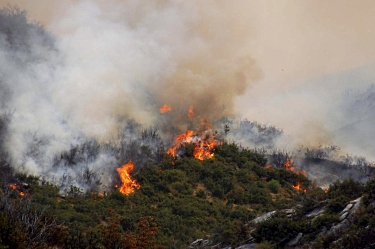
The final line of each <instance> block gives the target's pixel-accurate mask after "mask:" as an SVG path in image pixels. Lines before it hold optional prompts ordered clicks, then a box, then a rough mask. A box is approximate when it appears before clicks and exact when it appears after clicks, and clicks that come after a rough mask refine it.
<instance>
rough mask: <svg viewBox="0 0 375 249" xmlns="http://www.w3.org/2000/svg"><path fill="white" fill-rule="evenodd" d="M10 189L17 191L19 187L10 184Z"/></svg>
mask: <svg viewBox="0 0 375 249" xmlns="http://www.w3.org/2000/svg"><path fill="white" fill-rule="evenodd" d="M9 187H10V188H11V189H16V188H17V185H16V184H9Z"/></svg>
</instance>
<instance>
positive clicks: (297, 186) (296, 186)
mask: <svg viewBox="0 0 375 249" xmlns="http://www.w3.org/2000/svg"><path fill="white" fill-rule="evenodd" d="M293 188H295V189H297V190H298V191H303V192H305V193H306V189H302V187H301V183H300V182H299V181H298V182H297V183H296V184H294V185H293Z"/></svg>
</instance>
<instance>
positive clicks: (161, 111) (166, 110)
mask: <svg viewBox="0 0 375 249" xmlns="http://www.w3.org/2000/svg"><path fill="white" fill-rule="evenodd" d="M171 110H172V108H171V107H170V106H168V105H163V106H162V107H160V109H159V111H160V113H166V112H169V111H171Z"/></svg>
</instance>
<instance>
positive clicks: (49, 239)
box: [0, 144, 310, 248]
mask: <svg viewBox="0 0 375 249" xmlns="http://www.w3.org/2000/svg"><path fill="white" fill-rule="evenodd" d="M215 153H216V156H215V159H214V160H205V161H200V160H197V159H194V158H192V157H191V155H189V145H188V147H187V148H186V152H185V154H184V155H183V156H181V157H179V158H173V157H170V156H169V155H167V154H166V155H165V158H164V159H163V160H162V162H161V163H156V162H150V163H148V164H147V165H146V166H145V167H144V168H143V169H142V170H140V171H139V173H138V174H136V175H134V176H133V177H134V179H135V180H136V181H137V182H138V183H139V184H140V188H139V189H135V191H134V192H133V193H131V194H129V195H128V196H126V195H123V194H121V193H120V192H119V191H118V190H117V189H116V188H113V189H112V191H110V192H107V193H97V192H87V193H83V192H81V191H80V190H79V189H78V188H76V187H74V186H72V187H71V191H69V192H68V193H67V194H66V196H62V195H61V194H60V193H59V189H58V188H57V187H55V186H53V185H51V184H48V183H46V182H42V181H41V179H39V178H38V177H34V176H26V175H20V174H17V175H15V176H14V178H13V179H12V178H10V177H9V175H8V178H7V179H4V176H3V175H2V176H1V177H0V178H1V182H3V185H2V194H1V215H2V216H1V217H2V219H1V222H2V223H1V225H0V226H1V227H2V228H7V229H2V230H1V231H2V232H1V240H2V244H3V245H7V246H9V248H26V247H27V248H39V247H45V246H47V245H48V246H53V245H55V246H57V247H59V248H101V247H100V246H105V247H106V248H134V247H132V246H129V245H128V244H127V243H128V242H129V240H128V239H127V238H128V237H127V236H129V234H131V235H135V236H140V235H141V234H142V232H147V231H148V230H147V231H144V230H142V229H145V228H142V227H140V226H139V223H138V222H140V221H142V220H144V219H146V220H147V219H149V218H150V219H152V221H153V222H152V223H147V224H148V225H149V226H148V227H147V229H151V228H155V229H157V230H158V233H157V234H153V233H152V234H151V235H149V236H151V237H152V239H155V245H156V244H158V245H162V246H163V247H164V248H186V247H187V246H188V245H189V244H190V243H191V242H193V241H195V240H196V239H199V238H205V239H208V240H209V241H210V245H213V244H220V245H222V246H224V245H231V246H236V245H240V244H241V243H244V242H245V241H246V240H247V239H248V238H249V237H250V228H249V227H248V226H247V225H246V223H247V222H249V221H250V220H252V219H254V218H255V217H256V216H257V215H260V214H262V213H265V212H268V211H271V210H274V209H285V208H291V207H292V206H295V205H296V204H297V203H298V201H297V200H298V199H299V198H298V196H299V195H300V191H298V190H295V189H294V188H293V185H295V184H297V183H300V184H301V186H303V187H304V188H309V184H310V182H309V180H307V178H305V177H304V176H303V175H297V174H295V173H293V172H291V171H287V170H284V169H276V168H265V167H264V166H265V164H266V160H265V159H264V157H262V156H261V155H259V154H257V153H255V152H254V151H251V150H244V149H239V148H238V147H237V146H236V145H234V144H223V145H221V146H218V147H217V149H216V151H215ZM2 170H4V169H2ZM6 182H7V183H12V184H17V186H19V187H17V188H16V189H12V188H11V187H10V186H9V185H7V184H5V183H6ZM19 191H23V192H24V193H25V195H24V196H20V195H19ZM9 203H11V204H10V205H9ZM25 203H28V204H27V205H25ZM31 210H33V211H34V210H35V211H36V212H37V214H40V215H39V217H38V219H40V221H44V220H45V221H46V222H45V223H41V222H39V223H38V224H29V223H30V222H31V221H30V220H29V219H30V218H27V219H26V220H25V219H20V218H19V217H18V216H19V215H21V214H22V215H26V216H28V215H31V213H30V212H31ZM147 221H148V222H149V220H147ZM13 224H16V225H13ZM150 227H151V228H150ZM57 228H58V229H57ZM30 229H31V230H33V229H36V230H37V231H43V236H42V237H38V236H37V235H35V234H34V235H33V234H32V231H31V230H30ZM109 229H114V231H115V234H116V236H115V235H114V234H113V233H110V234H107V233H106V231H107V230H109ZM33 232H34V233H35V231H33ZM33 236H35V238H32V237H33ZM113 236H114V237H113ZM20 238H25V239H20ZM136 238H137V237H136ZM93 239H95V243H94V244H93V241H92V240H93ZM114 244H116V247H112V246H109V245H114ZM139 248H146V247H142V246H139Z"/></svg>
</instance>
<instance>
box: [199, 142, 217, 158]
mask: <svg viewBox="0 0 375 249" xmlns="http://www.w3.org/2000/svg"><path fill="white" fill-rule="evenodd" d="M216 145H217V141H216V140H212V141H208V140H203V141H202V140H201V141H199V142H197V143H196V144H195V147H194V151H193V155H194V158H196V159H199V160H201V161H203V160H204V159H212V158H214V152H213V151H214V149H215V146H216Z"/></svg>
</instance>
